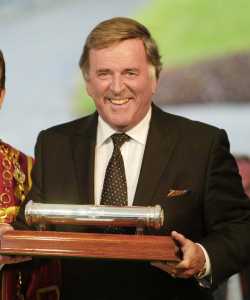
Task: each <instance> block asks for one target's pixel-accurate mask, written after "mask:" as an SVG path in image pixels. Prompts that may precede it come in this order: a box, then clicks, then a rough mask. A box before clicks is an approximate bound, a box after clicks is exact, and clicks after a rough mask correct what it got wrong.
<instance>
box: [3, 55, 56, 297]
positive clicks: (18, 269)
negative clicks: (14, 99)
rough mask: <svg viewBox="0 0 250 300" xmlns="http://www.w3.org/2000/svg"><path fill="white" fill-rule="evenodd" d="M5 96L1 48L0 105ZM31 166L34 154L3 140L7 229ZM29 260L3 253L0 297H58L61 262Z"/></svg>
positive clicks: (21, 198)
mask: <svg viewBox="0 0 250 300" xmlns="http://www.w3.org/2000/svg"><path fill="white" fill-rule="evenodd" d="M4 96H5V61H4V56H3V53H2V51H1V50H0V107H1V105H2V103H3V100H4ZM32 166H33V159H32V157H30V156H27V155H25V154H24V153H22V152H21V151H19V150H17V149H15V148H14V147H12V146H11V145H9V144H7V143H5V142H4V141H2V140H0V223H1V229H2V228H3V229H4V230H5V231H6V228H7V229H8V230H13V228H12V227H11V225H10V224H12V223H13V222H14V221H15V218H16V216H17V214H18V212H19V208H20V205H21V203H22V202H23V201H24V199H25V197H26V195H27V193H28V191H29V190H30V188H31V183H32V182H31V176H30V173H31V169H32ZM1 229H0V231H1ZM30 260H31V258H30V257H28V256H26V257H25V256H7V255H0V268H1V271H0V277H1V281H0V282H1V283H0V300H22V299H27V300H35V299H38V297H39V291H40V292H41V291H42V292H43V294H44V295H43V298H42V299H44V300H56V299H59V296H58V294H59V292H58V291H57V290H56V291H52V292H51V293H47V294H46V291H47V290H48V289H50V287H51V286H52V285H53V286H57V285H56V284H57V283H58V281H59V280H60V279H59V276H58V275H57V274H60V263H59V261H58V260H52V261H49V262H45V263H43V264H41V263H39V264H38V263H37V262H35V261H34V262H33V261H32V262H30V263H27V262H26V261H30ZM16 263H19V264H17V265H16ZM53 273H54V275H53ZM55 273H56V275H55ZM54 283H56V284H55V285H54ZM24 294H25V297H24ZM40 294H41V293H40Z"/></svg>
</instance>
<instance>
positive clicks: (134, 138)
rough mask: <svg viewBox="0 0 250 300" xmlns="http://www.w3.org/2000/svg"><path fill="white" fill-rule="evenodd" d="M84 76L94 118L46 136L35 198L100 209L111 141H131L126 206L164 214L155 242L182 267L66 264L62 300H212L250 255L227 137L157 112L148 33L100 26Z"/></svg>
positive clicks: (125, 150) (126, 156)
mask: <svg viewBox="0 0 250 300" xmlns="http://www.w3.org/2000/svg"><path fill="white" fill-rule="evenodd" d="M80 67H81V70H82V72H83V76H84V78H85V81H86V87H87V91H88V93H89V95H90V96H91V97H92V98H93V100H94V102H95V105H96V109H97V112H95V113H94V114H92V115H90V116H87V117H84V118H82V119H79V120H76V121H73V122H70V123H67V124H64V125H59V126H56V127H53V128H50V129H48V130H45V131H43V132H41V133H40V135H39V137H38V140H37V145H36V157H35V161H36V163H35V166H34V168H33V187H32V191H31V193H30V195H29V198H30V199H32V200H34V201H36V202H44V203H72V204H97V205H98V204H102V203H103V202H102V201H103V195H104V194H105V193H104V192H103V185H104V181H105V173H106V168H108V167H107V166H108V165H109V160H110V157H111V155H112V151H113V148H114V146H113V142H112V135H113V134H115V133H117V132H118V133H126V135H127V136H128V137H129V140H126V141H125V142H124V144H123V145H122V146H121V147H120V152H121V154H122V158H123V167H124V170H125V175H126V186H127V190H126V193H125V194H126V203H127V205H143V206H145V205H155V204H160V205H161V206H162V207H163V208H164V211H165V224H164V226H163V227H162V228H161V229H160V230H159V231H158V232H154V231H152V233H154V234H164V235H166V234H170V235H171V236H172V238H173V239H174V240H175V241H176V243H177V244H178V245H179V247H180V249H181V252H182V260H181V261H180V262H179V263H177V264H168V263H163V262H152V263H149V262H141V261H139V262H138V261H111V260H86V259H82V260H79V259H75V260H73V259H64V260H62V273H63V291H62V298H63V299H94V300H112V299H131V300H134V299H144V300H145V299H150V300H151V299H170V300H171V299H179V300H180V299H212V289H211V288H206V286H212V287H213V286H214V287H215V286H216V285H217V284H219V283H220V282H222V281H223V280H225V279H226V278H227V277H228V276H230V275H231V274H233V273H235V272H238V271H239V270H240V269H241V268H242V267H243V266H244V264H245V263H246V262H247V260H248V256H249V250H250V239H249V232H250V205H249V203H250V202H249V201H248V200H247V196H246V195H245V193H244V191H243V188H242V184H241V177H240V176H239V173H238V169H237V166H236V163H235V160H234V158H233V157H232V155H231V154H230V152H229V142H228V139H227V135H226V133H225V131H224V130H221V129H218V128H215V127H212V126H209V125H205V124H202V123H199V122H194V121H191V120H188V119H185V118H182V117H178V116H175V115H171V114H168V113H165V112H163V111H162V110H160V109H159V108H157V107H156V106H155V105H153V104H152V96H153V94H154V92H155V90H156V87H157V80H158V77H159V74H160V70H161V62H160V55H159V52H158V49H157V46H156V44H155V42H154V40H153V39H152V37H151V35H150V33H149V32H148V30H147V29H146V28H145V27H144V26H143V25H141V24H140V23H138V22H136V21H134V20H131V19H128V18H113V19H110V20H107V21H104V22H102V23H100V24H99V25H97V26H96V27H95V28H94V29H93V30H92V32H91V33H90V35H89V36H88V38H87V41H86V44H85V46H84V49H83V54H82V56H81V59H80ZM57 229H59V230H61V229H62V228H61V227H57ZM72 229H73V228H72V227H70V226H67V227H66V228H64V230H72ZM76 230H79V231H81V230H84V228H81V227H78V228H77V229H76Z"/></svg>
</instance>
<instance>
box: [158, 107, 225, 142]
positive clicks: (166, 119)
mask: <svg viewBox="0 0 250 300" xmlns="http://www.w3.org/2000/svg"><path fill="white" fill-rule="evenodd" d="M153 111H154V112H155V114H156V115H157V118H158V119H159V120H160V122H162V125H163V123H164V126H166V128H167V130H178V132H179V133H180V134H182V135H185V136H188V137H190V138H192V137H193V138H196V137H199V138H200V137H204V138H209V137H211V138H213V137H214V136H217V135H220V134H221V132H225V131H224V130H223V129H220V128H218V127H216V126H213V125H211V124H207V123H204V122H200V121H197V120H191V119H189V118H187V117H183V116H179V115H175V114H172V113H168V112H166V111H164V110H162V109H160V108H158V107H157V106H154V108H153Z"/></svg>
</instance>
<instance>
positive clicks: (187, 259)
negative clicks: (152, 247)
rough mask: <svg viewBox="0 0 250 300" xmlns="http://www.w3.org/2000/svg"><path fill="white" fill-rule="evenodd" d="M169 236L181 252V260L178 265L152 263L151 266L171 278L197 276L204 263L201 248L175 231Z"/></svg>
mask: <svg viewBox="0 0 250 300" xmlns="http://www.w3.org/2000/svg"><path fill="white" fill-rule="evenodd" d="M171 236H172V238H173V239H174V241H175V242H176V244H177V245H178V246H179V248H180V250H181V252H182V256H183V257H182V260H181V261H180V262H179V263H172V262H166V263H164V262H153V263H151V264H152V265H153V266H155V267H157V268H159V269H161V270H163V271H165V272H168V273H169V274H170V275H171V276H172V277H179V278H190V277H193V276H195V275H197V274H198V273H199V272H201V271H202V270H203V267H204V265H205V261H206V259H205V255H204V253H203V251H202V249H201V247H200V246H199V245H197V244H196V243H194V242H192V241H191V240H189V239H187V238H185V236H184V235H182V234H180V233H178V232H176V231H172V233H171Z"/></svg>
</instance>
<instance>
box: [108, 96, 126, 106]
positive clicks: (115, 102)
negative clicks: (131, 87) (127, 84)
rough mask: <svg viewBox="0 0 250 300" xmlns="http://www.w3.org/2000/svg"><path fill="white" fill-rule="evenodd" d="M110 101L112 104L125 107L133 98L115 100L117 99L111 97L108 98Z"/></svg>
mask: <svg viewBox="0 0 250 300" xmlns="http://www.w3.org/2000/svg"><path fill="white" fill-rule="evenodd" d="M107 99H108V101H110V102H111V103H112V104H115V105H123V104H126V103H128V102H129V100H130V99H131V98H119V99H115V98H110V97H107Z"/></svg>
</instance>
